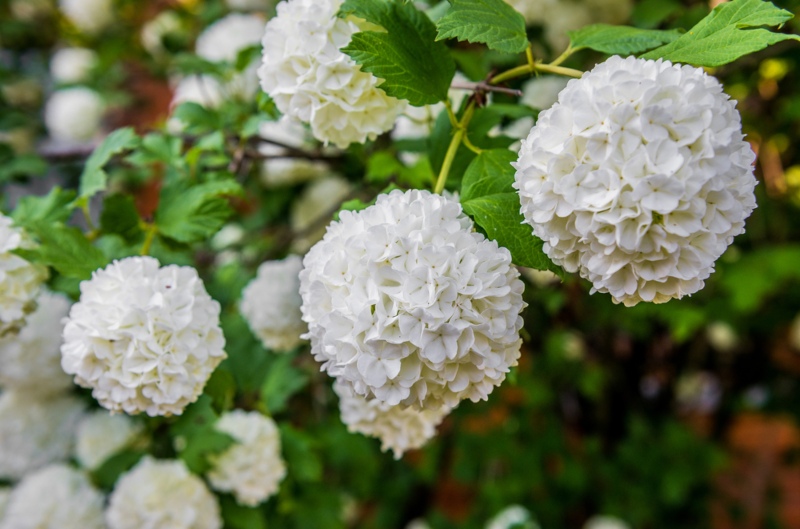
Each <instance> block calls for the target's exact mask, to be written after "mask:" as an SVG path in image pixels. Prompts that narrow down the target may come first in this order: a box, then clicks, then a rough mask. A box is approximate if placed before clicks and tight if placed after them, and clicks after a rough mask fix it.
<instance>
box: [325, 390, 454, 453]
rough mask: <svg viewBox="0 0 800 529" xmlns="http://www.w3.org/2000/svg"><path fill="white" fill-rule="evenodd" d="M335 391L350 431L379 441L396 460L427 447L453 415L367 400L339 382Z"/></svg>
mask: <svg viewBox="0 0 800 529" xmlns="http://www.w3.org/2000/svg"><path fill="white" fill-rule="evenodd" d="M333 390H334V391H335V392H336V394H337V395H338V396H339V413H340V414H341V418H342V422H343V423H344V424H345V425H346V426H347V431H349V432H351V433H360V434H364V435H368V436H370V437H376V438H377V439H379V440H380V441H381V450H383V451H384V452H386V451H387V450H391V451H392V452H393V453H394V458H395V459H400V458H401V457H402V456H403V452H405V451H407V450H415V449H417V448H421V447H422V446H424V445H425V443H427V442H428V441H429V440H431V439H432V438H433V437H434V436H435V435H436V427H437V426H439V424H441V422H442V420H443V419H444V418H445V417H446V416H447V414H448V413H450V408H447V407H443V408H440V409H438V410H417V409H414V408H402V407H400V406H390V405H388V404H385V403H383V402H380V401H378V400H374V399H373V400H367V399H365V398H364V397H362V396H361V395H356V394H355V393H353V390H352V389H351V388H350V387H349V386H345V385H344V384H342V383H340V382H339V381H336V382H334V383H333Z"/></svg>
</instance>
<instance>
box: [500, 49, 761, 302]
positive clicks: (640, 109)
mask: <svg viewBox="0 0 800 529" xmlns="http://www.w3.org/2000/svg"><path fill="white" fill-rule="evenodd" d="M754 158H755V155H754V154H753V151H752V149H751V148H750V146H749V144H748V143H747V142H745V141H744V138H743V135H742V131H741V122H740V118H739V113H738V112H737V111H736V108H735V103H734V102H732V101H730V99H729V98H728V96H727V95H725V94H724V93H723V92H722V86H721V85H720V84H719V82H717V80H716V79H714V78H713V77H711V76H709V75H707V74H705V73H704V72H703V70H701V69H699V68H694V67H692V66H677V65H672V64H671V63H670V62H668V61H662V60H658V61H646V60H644V59H636V58H633V57H629V58H627V59H621V58H619V57H612V58H611V59H609V60H607V61H606V62H604V63H602V64H600V65H599V66H597V67H596V68H595V69H594V70H592V71H591V72H589V73H587V74H584V76H583V77H582V78H581V79H579V80H573V81H571V82H570V83H569V85H568V86H567V88H565V89H564V90H563V91H562V92H561V94H560V95H559V99H558V103H556V104H555V105H554V106H553V107H551V108H550V109H549V110H547V111H545V112H543V113H542V114H541V115H540V116H539V121H538V123H537V124H536V126H535V127H534V128H533V129H532V130H531V133H530V135H529V136H528V138H527V139H526V140H525V141H524V143H523V145H522V149H521V151H520V157H519V160H518V161H517V163H516V164H515V166H516V168H517V174H516V184H515V187H516V188H517V189H518V190H519V194H520V199H521V202H522V214H523V216H524V217H525V220H526V222H527V223H528V224H530V225H531V226H532V227H533V233H534V235H536V236H537V237H539V238H541V239H542V240H543V241H544V243H545V244H544V251H545V253H546V254H547V255H548V256H549V257H550V258H551V259H552V260H553V261H554V262H555V263H556V264H559V265H561V266H563V267H564V269H566V270H567V271H569V272H575V271H579V272H580V275H581V276H582V277H585V278H586V279H588V280H589V281H591V282H592V284H593V286H594V288H593V292H594V291H599V292H609V293H610V294H611V296H612V298H613V299H614V301H615V302H622V303H624V304H625V305H635V304H636V303H638V302H639V301H653V302H656V303H660V302H665V301H668V300H670V299H671V298H680V297H682V296H683V295H686V294H692V293H693V292H696V291H697V290H699V289H700V288H702V286H703V280H704V279H706V278H707V277H708V276H709V275H710V274H711V272H712V271H713V269H714V261H716V259H717V258H718V257H719V256H720V255H722V253H723V252H724V251H725V249H726V248H727V247H728V245H729V244H730V243H731V241H732V240H733V237H734V236H736V235H738V234H740V233H742V232H743V231H744V220H745V219H746V218H747V217H748V216H749V215H750V213H751V212H752V211H753V208H755V206H756V203H755V197H754V194H753V188H754V186H755V184H756V181H755V178H754V177H753V167H752V164H753V161H754Z"/></svg>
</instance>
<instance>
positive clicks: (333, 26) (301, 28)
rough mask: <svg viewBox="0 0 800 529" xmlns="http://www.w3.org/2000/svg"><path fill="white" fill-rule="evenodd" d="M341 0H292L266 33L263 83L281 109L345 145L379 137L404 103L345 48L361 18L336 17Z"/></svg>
mask: <svg viewBox="0 0 800 529" xmlns="http://www.w3.org/2000/svg"><path fill="white" fill-rule="evenodd" d="M341 4H342V0H322V1H319V0H288V1H286V2H281V3H279V4H278V9H277V11H278V14H277V16H276V17H275V18H273V19H272V20H270V21H269V22H268V23H267V28H266V33H264V38H263V43H264V57H263V64H262V66H261V68H260V69H259V71H258V75H259V77H260V78H261V87H262V88H263V89H264V91H265V92H267V93H268V94H269V95H270V97H272V99H273V101H275V104H276V106H277V107H278V109H279V110H280V111H281V112H282V113H283V114H284V115H287V116H289V117H291V118H294V119H298V120H300V121H302V122H304V123H310V124H311V131H312V133H313V134H314V137H315V138H317V139H318V140H320V141H323V142H325V143H326V144H328V143H333V144H334V145H336V146H337V147H341V148H345V147H347V146H348V145H350V144H351V143H364V142H365V141H367V140H368V139H375V137H377V136H378V135H379V134H382V133H383V132H386V131H388V130H389V129H391V128H392V126H393V125H394V121H395V118H396V117H397V115H398V114H399V113H400V112H401V111H402V110H403V108H404V107H405V103H404V102H401V101H399V100H397V99H395V98H393V97H389V96H387V95H386V93H385V92H384V91H383V90H381V89H379V88H378V87H377V85H378V83H379V80H378V79H377V78H376V77H375V76H373V75H372V74H369V73H366V72H363V71H361V68H360V67H359V66H358V64H356V63H355V61H353V59H351V58H350V57H348V56H347V55H345V54H344V53H342V52H341V51H339V50H340V48H342V47H344V46H345V45H347V43H348V42H349V41H350V39H351V37H352V35H353V34H354V33H356V32H358V31H360V30H361V28H360V27H359V25H358V22H357V21H356V20H355V19H353V18H352V17H351V18H348V19H347V20H345V19H342V18H338V17H336V12H337V11H338V9H339V7H340V5H341Z"/></svg>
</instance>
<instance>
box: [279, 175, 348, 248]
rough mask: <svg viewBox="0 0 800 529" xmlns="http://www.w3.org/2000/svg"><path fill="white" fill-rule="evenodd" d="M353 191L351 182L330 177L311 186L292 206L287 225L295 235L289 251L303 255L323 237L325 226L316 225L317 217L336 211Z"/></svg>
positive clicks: (318, 218) (312, 183) (321, 179)
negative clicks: (288, 224)
mask: <svg viewBox="0 0 800 529" xmlns="http://www.w3.org/2000/svg"><path fill="white" fill-rule="evenodd" d="M352 191H353V187H352V186H351V185H350V182H348V181H347V179H345V178H344V177H342V176H339V175H337V174H330V175H328V176H326V177H324V178H320V179H318V180H315V181H313V182H311V184H309V185H308V187H306V188H305V189H304V190H303V192H302V193H301V194H300V196H299V197H298V198H297V199H296V200H295V201H294V203H293V204H292V209H291V211H290V212H289V222H290V225H291V226H292V230H293V231H294V232H295V233H298V234H300V235H298V236H297V237H295V239H294V241H292V251H293V252H296V253H305V252H307V251H308V249H309V248H311V247H312V246H313V245H314V244H316V243H317V241H319V240H320V239H322V236H323V235H325V226H324V225H319V227H318V228H314V227H313V226H314V224H317V223H319V221H320V216H322V215H326V214H327V215H329V217H328V218H330V215H331V214H332V211H333V210H334V209H336V208H338V207H339V206H340V205H341V204H342V202H344V200H345V199H347V197H348V196H350V193H351V192H352Z"/></svg>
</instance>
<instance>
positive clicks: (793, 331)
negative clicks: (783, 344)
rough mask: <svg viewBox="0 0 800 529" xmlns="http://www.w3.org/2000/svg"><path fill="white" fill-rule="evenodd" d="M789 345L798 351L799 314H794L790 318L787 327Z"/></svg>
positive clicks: (799, 348)
mask: <svg viewBox="0 0 800 529" xmlns="http://www.w3.org/2000/svg"><path fill="white" fill-rule="evenodd" d="M789 345H791V346H792V347H793V348H794V350H795V351H800V314H798V315H797V316H795V318H794V320H792V325H791V327H789Z"/></svg>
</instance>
